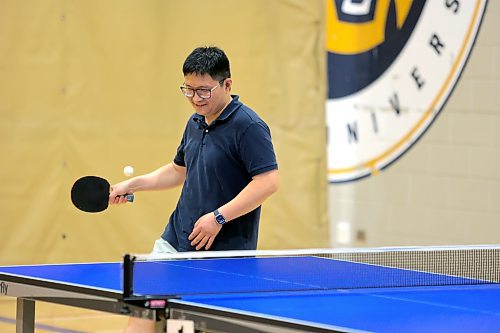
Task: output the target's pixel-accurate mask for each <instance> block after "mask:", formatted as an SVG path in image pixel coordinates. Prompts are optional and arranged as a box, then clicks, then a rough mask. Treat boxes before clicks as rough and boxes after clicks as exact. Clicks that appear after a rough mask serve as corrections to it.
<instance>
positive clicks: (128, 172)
mask: <svg viewBox="0 0 500 333" xmlns="http://www.w3.org/2000/svg"><path fill="white" fill-rule="evenodd" d="M123 174H124V175H125V176H127V177H130V176H132V175H133V174H134V168H133V167H131V166H130V165H127V166H126V167H124V168H123Z"/></svg>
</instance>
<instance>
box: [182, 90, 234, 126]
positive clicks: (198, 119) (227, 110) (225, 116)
mask: <svg viewBox="0 0 500 333" xmlns="http://www.w3.org/2000/svg"><path fill="white" fill-rule="evenodd" d="M231 97H232V98H233V100H232V101H231V102H230V103H229V104H228V105H227V106H226V108H225V109H224V111H222V113H221V114H220V116H219V117H217V119H215V122H214V123H218V122H224V121H226V120H227V119H228V118H229V117H230V116H231V115H232V114H233V113H234V112H235V111H236V110H238V108H239V107H240V106H241V105H242V104H241V102H240V101H239V98H240V96H238V95H231ZM192 119H193V121H194V122H195V123H199V122H202V123H205V117H203V116H200V115H199V114H197V113H195V114H194V115H193V118H192ZM205 126H207V125H205Z"/></svg>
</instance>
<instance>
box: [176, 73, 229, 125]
mask: <svg viewBox="0 0 500 333" xmlns="http://www.w3.org/2000/svg"><path fill="white" fill-rule="evenodd" d="M184 85H185V86H186V87H188V88H192V89H207V90H211V92H210V98H202V97H200V96H198V94H196V93H195V94H194V96H193V97H187V99H188V100H189V101H190V102H191V105H192V106H193V108H194V110H195V111H196V113H198V114H199V115H202V116H205V117H208V119H209V120H210V121H212V120H213V119H212V118H213V117H216V116H218V113H219V112H220V111H222V108H223V107H224V106H226V105H227V103H228V102H229V100H230V90H231V89H230V88H231V79H226V80H224V81H223V82H222V84H220V83H219V81H216V80H214V79H213V78H212V77H211V76H210V75H208V74H203V75H196V74H187V75H186V76H185V77H184Z"/></svg>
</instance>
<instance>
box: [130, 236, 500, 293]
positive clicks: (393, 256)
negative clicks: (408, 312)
mask: <svg viewBox="0 0 500 333" xmlns="http://www.w3.org/2000/svg"><path fill="white" fill-rule="evenodd" d="M123 267H124V295H125V296H130V295H133V294H134V292H138V293H139V294H149V293H150V292H149V291H148V290H145V289H144V288H145V287H144V286H150V287H151V288H152V289H155V290H156V291H157V293H160V294H180V295H185V294H196V293H201V294H204V293H206V294H211V293H246V292H270V291H273V292H274V291H280V292H283V291H299V290H300V291H306V290H331V289H357V288H390V287H416V286H442V285H482V284H497V283H500V246H497V245H481V246H454V247H449V246H447V247H403V248H372V249H307V250H278V251H221V252H196V253H194V252H193V253H178V254H172V255H165V256H163V255H162V256H159V255H126V256H125V259H124V265H123ZM155 270H158V271H161V272H162V273H161V274H157V273H155ZM139 280H140V282H139ZM193 283H194V284H196V285H197V286H198V287H199V290H198V291H193V290H191V289H189V285H190V284H193ZM138 284H139V285H140V286H141V287H140V288H143V290H140V288H139V289H138ZM186 285H188V286H186ZM163 287H165V288H166V289H164V288H163ZM146 289H147V288H146Z"/></svg>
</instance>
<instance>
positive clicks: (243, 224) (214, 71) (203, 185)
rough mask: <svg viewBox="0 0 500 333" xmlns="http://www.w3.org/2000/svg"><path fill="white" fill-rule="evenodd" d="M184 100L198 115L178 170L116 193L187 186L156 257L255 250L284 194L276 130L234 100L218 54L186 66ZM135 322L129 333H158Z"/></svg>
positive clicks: (114, 197)
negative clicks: (267, 204)
mask: <svg viewBox="0 0 500 333" xmlns="http://www.w3.org/2000/svg"><path fill="white" fill-rule="evenodd" d="M183 73H184V84H183V85H182V86H181V91H182V93H183V94H184V95H185V96H186V98H187V99H188V101H189V102H190V103H191V105H192V107H193V108H194V110H195V113H194V114H193V115H191V116H190V117H189V119H188V121H187V125H186V127H185V130H184V134H183V136H182V140H181V143H180V145H179V147H178V149H177V154H176V155H175V157H174V160H173V162H172V163H169V164H167V165H165V166H162V167H161V168H159V169H157V170H155V171H153V172H151V173H149V174H146V175H142V176H138V177H134V178H131V179H129V180H126V181H123V182H121V183H118V184H116V185H113V186H112V191H111V193H110V196H109V200H110V203H111V204H118V203H125V202H126V199H125V198H124V196H123V195H124V194H127V193H134V192H137V191H146V190H160V189H169V188H173V187H176V186H180V185H182V186H183V187H182V191H181V195H180V198H179V201H178V203H177V206H176V208H175V210H174V212H173V213H172V215H171V216H170V219H169V223H168V224H167V226H166V228H165V231H164V232H163V234H162V235H161V238H160V239H159V240H157V241H156V243H155V247H154V249H153V252H156V253H158V252H175V251H193V250H255V249H256V247H257V237H258V227H259V218H260V206H261V204H262V203H263V202H264V201H265V200H266V199H267V198H268V197H269V196H270V195H271V194H273V193H274V192H276V191H277V190H278V184H279V183H278V166H277V163H276V157H275V154H274V149H273V145H272V142H271V135H270V131H269V128H268V127H267V125H266V124H265V123H264V121H263V120H262V119H260V118H259V116H258V115H257V114H256V113H255V112H254V111H252V110H251V109H250V108H248V107H247V106H245V105H244V104H243V103H241V102H240V101H239V97H238V96H236V95H231V94H230V92H231V86H232V80H231V72H230V66H229V60H228V58H227V57H226V55H225V53H224V52H223V51H222V50H221V49H219V48H217V47H200V48H197V49H195V50H194V51H193V52H192V53H191V54H190V55H189V56H188V57H187V59H186V60H185V62H184V65H183ZM153 329H154V327H153V323H152V322H147V321H142V320H131V322H130V324H129V327H128V328H127V330H126V332H147V331H149V332H151V331H153Z"/></svg>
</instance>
